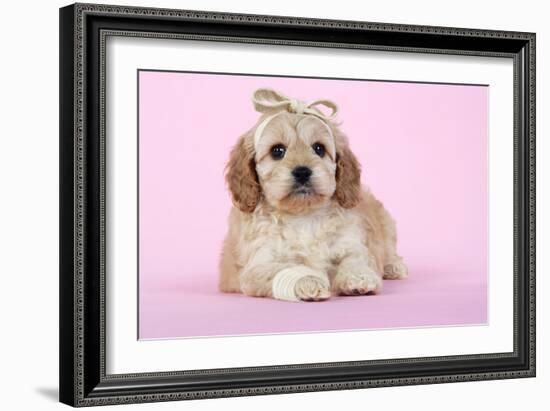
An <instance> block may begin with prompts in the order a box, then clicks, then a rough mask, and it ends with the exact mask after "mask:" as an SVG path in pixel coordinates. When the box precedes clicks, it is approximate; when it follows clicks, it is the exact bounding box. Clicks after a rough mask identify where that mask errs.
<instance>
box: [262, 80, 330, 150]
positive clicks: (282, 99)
mask: <svg viewBox="0 0 550 411" xmlns="http://www.w3.org/2000/svg"><path fill="white" fill-rule="evenodd" d="M252 102H253V103H254V108H255V109H256V111H258V112H259V113H269V112H273V114H272V115H270V116H268V117H266V118H265V119H264V121H262V122H261V124H259V125H258V127H257V128H256V132H255V133H254V146H255V147H256V148H257V147H258V143H259V141H260V138H261V136H262V133H263V131H264V129H265V127H266V126H267V124H268V123H269V122H270V121H271V120H273V119H274V118H275V117H277V116H278V115H280V114H282V113H285V112H286V113H294V114H301V115H311V116H315V117H317V118H318V119H319V120H321V121H322V122H323V123H324V124H325V126H327V128H329V127H328V125H327V122H328V121H331V120H334V118H335V117H336V114H337V113H338V106H337V105H336V103H334V102H333V101H330V100H325V99H319V100H314V101H312V102H310V103H305V102H303V101H301V100H297V99H293V98H290V97H287V96H285V95H284V94H282V93H279V92H278V91H275V90H273V89H270V88H259V89H257V90H256V91H255V92H254V94H253V96H252ZM317 106H325V107H327V108H329V109H331V110H332V111H331V113H330V114H328V115H326V114H324V113H323V112H322V111H321V110H319V109H318V108H317ZM329 131H330V129H329ZM331 134H332V133H331Z"/></svg>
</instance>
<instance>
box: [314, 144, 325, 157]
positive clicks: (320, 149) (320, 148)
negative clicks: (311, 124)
mask: <svg viewBox="0 0 550 411" xmlns="http://www.w3.org/2000/svg"><path fill="white" fill-rule="evenodd" d="M311 147H313V151H315V154H317V155H318V156H319V157H324V156H325V146H324V145H322V144H321V143H315V144H313V145H312V146H311Z"/></svg>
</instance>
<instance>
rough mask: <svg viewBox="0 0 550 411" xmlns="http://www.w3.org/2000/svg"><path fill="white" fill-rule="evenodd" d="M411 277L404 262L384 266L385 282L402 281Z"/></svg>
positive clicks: (397, 261)
mask: <svg viewBox="0 0 550 411" xmlns="http://www.w3.org/2000/svg"><path fill="white" fill-rule="evenodd" d="M408 276H409V270H408V269H407V266H406V265H405V263H404V262H403V261H402V260H396V261H393V262H391V263H389V264H386V265H385V266H384V279H385V280H401V279H403V278H407V277H408Z"/></svg>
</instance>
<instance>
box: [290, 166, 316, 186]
mask: <svg viewBox="0 0 550 411" xmlns="http://www.w3.org/2000/svg"><path fill="white" fill-rule="evenodd" d="M312 173H313V172H312V171H311V168H309V167H306V166H298V167H296V168H294V170H292V175H293V177H294V180H295V181H296V182H297V183H298V184H307V183H308V182H309V178H310V177H311V174H312Z"/></svg>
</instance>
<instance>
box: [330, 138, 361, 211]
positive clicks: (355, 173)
mask: <svg viewBox="0 0 550 411" xmlns="http://www.w3.org/2000/svg"><path fill="white" fill-rule="evenodd" d="M335 140H336V191H335V192H334V196H335V197H336V199H337V200H338V203H339V204H340V205H341V206H342V207H344V208H352V207H355V206H356V205H357V203H359V200H360V197H361V166H360V165H359V162H358V161H357V158H356V157H355V155H354V154H353V153H352V152H351V149H350V148H349V145H348V142H347V139H346V137H344V136H343V135H335Z"/></svg>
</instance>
